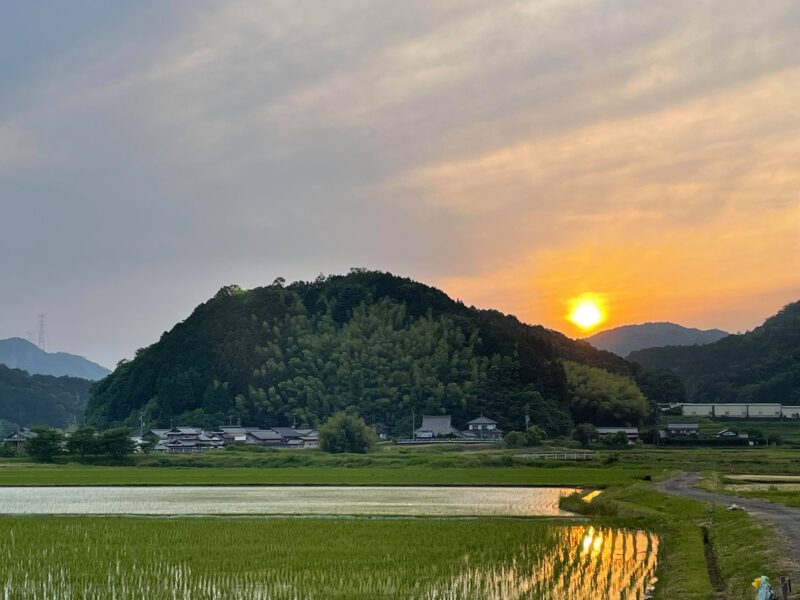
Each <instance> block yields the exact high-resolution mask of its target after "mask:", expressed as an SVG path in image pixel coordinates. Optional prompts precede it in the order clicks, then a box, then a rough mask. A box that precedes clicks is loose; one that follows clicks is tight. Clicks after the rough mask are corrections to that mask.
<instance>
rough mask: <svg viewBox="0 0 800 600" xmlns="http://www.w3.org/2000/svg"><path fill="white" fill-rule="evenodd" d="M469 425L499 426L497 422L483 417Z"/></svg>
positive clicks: (473, 420)
mask: <svg viewBox="0 0 800 600" xmlns="http://www.w3.org/2000/svg"><path fill="white" fill-rule="evenodd" d="M469 425H497V421H492V420H491V419H490V418H488V417H484V416H483V415H481V416H480V417H478V418H477V419H472V421H470V422H469Z"/></svg>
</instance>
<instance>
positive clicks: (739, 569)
mask: <svg viewBox="0 0 800 600" xmlns="http://www.w3.org/2000/svg"><path fill="white" fill-rule="evenodd" d="M578 502H580V501H576V499H575V498H572V497H571V498H569V499H566V500H565V502H563V503H562V506H563V507H564V508H566V509H568V510H575V511H580V512H583V513H586V514H588V515H592V516H593V517H594V519H595V520H596V522H599V523H602V524H604V525H607V526H625V527H636V528H640V529H645V530H648V531H655V532H657V533H658V534H659V536H660V552H659V566H658V571H657V576H658V578H659V583H658V585H657V587H656V596H655V597H656V599H664V600H668V599H673V598H686V599H693V600H708V599H710V598H726V599H727V600H749V599H750V598H752V596H753V594H752V588H751V587H750V583H751V581H752V580H753V579H754V578H755V577H756V576H757V575H769V576H770V577H773V578H774V577H776V576H777V575H779V574H781V573H783V572H785V571H784V570H783V568H784V566H785V565H784V564H783V558H782V556H783V554H782V549H781V548H780V546H779V545H778V544H777V543H776V542H774V541H773V540H774V536H773V534H772V532H771V531H770V530H769V529H768V528H767V527H765V526H763V525H761V524H760V523H758V522H757V521H756V520H755V519H753V518H752V517H750V516H749V515H747V514H745V513H743V512H728V511H726V510H725V509H724V507H714V506H710V505H706V504H703V503H700V502H695V501H692V500H687V499H684V498H678V497H674V496H670V495H667V494H662V493H660V492H658V491H656V490H655V489H654V488H653V486H652V485H651V484H649V483H645V482H636V483H633V484H631V485H628V486H622V487H612V488H610V489H608V490H607V491H606V492H604V494H603V495H601V496H600V497H599V498H597V499H596V500H595V501H594V502H592V503H591V504H589V505H584V506H583V507H582V506H581V505H580V504H578ZM744 548H746V552H744V551H743V549H744Z"/></svg>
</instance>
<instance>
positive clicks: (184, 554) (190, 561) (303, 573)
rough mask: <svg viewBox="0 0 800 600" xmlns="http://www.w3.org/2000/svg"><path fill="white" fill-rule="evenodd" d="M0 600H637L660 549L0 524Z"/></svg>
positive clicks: (381, 531)
mask: <svg viewBox="0 0 800 600" xmlns="http://www.w3.org/2000/svg"><path fill="white" fill-rule="evenodd" d="M0 538H1V539H3V544H2V545H0V597H4V598H14V599H24V600H28V599H30V600H39V599H42V600H44V599H47V600H62V599H63V600H66V599H72V598H83V599H86V600H100V599H106V598H114V599H117V600H128V599H134V598H135V599H139V598H148V599H160V598H165V599H166V598H181V599H184V600H222V599H225V600H227V599H234V600H236V599H241V600H244V599H247V600H267V599H270V600H289V599H297V598H302V599H306V600H314V599H320V600H328V599H342V600H344V599H347V600H361V599H363V600H367V599H369V600H373V599H375V598H398V599H400V598H403V599H405V598H408V599H410V598H414V599H416V600H433V599H436V600H441V599H450V600H460V599H475V600H515V599H519V600H521V599H528V600H539V599H545V598H548V599H549V598H558V599H560V600H606V599H608V598H615V599H617V598H618V599H621V600H622V599H625V600H628V599H643V598H644V597H645V596H646V594H647V591H648V589H649V588H650V587H651V586H652V585H653V584H654V582H655V575H654V573H655V569H656V562H657V554H658V545H659V543H658V538H657V537H656V536H654V535H652V534H649V533H646V532H643V531H637V530H628V529H608V528H599V527H593V526H590V525H588V524H564V523H560V522H554V521H542V520H536V519H507V518H506V519H504V518H481V519H442V518H428V519H389V520H387V519H382V518H369V519H361V518H356V519H337V518H316V519H297V518H271V519H263V518H252V517H239V518H192V517H172V518H166V517H153V518H134V517H113V516H111V517H103V518H97V517H78V516H71V517H53V516H36V517H32V516H28V517H8V516H6V517H0Z"/></svg>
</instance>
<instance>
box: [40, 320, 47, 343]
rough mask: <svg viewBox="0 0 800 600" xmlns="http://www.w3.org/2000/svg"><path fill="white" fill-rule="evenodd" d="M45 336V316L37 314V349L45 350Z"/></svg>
mask: <svg viewBox="0 0 800 600" xmlns="http://www.w3.org/2000/svg"><path fill="white" fill-rule="evenodd" d="M46 337H47V316H46V315H39V349H40V350H41V351H42V352H46V350H45V340H46Z"/></svg>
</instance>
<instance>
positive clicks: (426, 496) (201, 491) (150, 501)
mask: <svg viewBox="0 0 800 600" xmlns="http://www.w3.org/2000/svg"><path fill="white" fill-rule="evenodd" d="M575 491H577V490H576V489H575V488H554V487H547V488H544V487H541V488H525V487H455V488H444V487H425V486H397V487H386V486H382V487H374V486H373V487H369V486H206V487H203V486H184V487H177V486H168V487H159V486H149V487H124V486H109V487H98V486H91V487H79V486H71V487H45V488H37V487H0V514H11V515H15V514H40V515H45V514H60V515H66V514H85V515H247V514H251V515H305V516H308V515H340V516H347V515H372V516H374V515H384V516H415V517H418V516H447V517H451V516H461V517H463V516H519V517H532V516H538V517H556V516H569V513H566V512H564V511H562V510H561V509H560V507H559V500H560V499H561V498H562V496H567V495H569V494H571V493H573V492H575Z"/></svg>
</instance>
